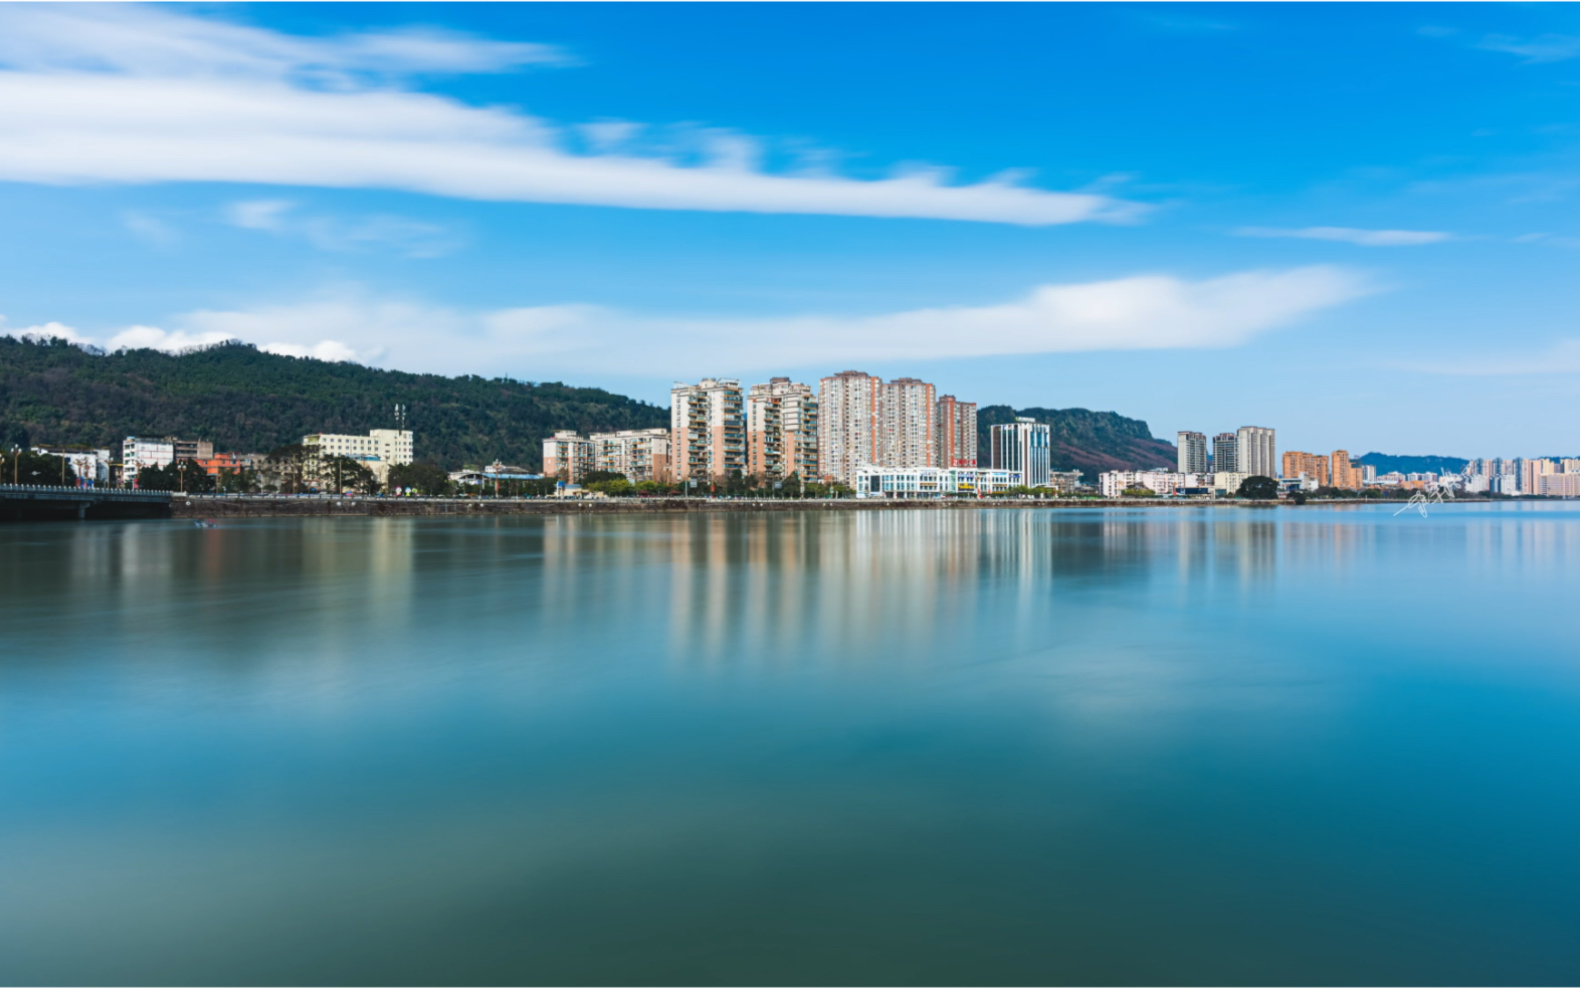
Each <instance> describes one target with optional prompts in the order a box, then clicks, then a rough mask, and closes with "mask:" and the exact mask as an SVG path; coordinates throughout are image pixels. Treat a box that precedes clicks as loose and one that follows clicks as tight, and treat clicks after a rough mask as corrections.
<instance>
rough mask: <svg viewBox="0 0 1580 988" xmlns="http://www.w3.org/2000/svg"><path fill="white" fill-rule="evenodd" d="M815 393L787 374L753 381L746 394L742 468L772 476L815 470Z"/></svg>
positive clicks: (807, 474)
mask: <svg viewBox="0 0 1580 988" xmlns="http://www.w3.org/2000/svg"><path fill="white" fill-rule="evenodd" d="M817 419H818V415H817V395H815V394H813V393H812V386H811V385H810V384H795V383H792V382H791V380H790V379H789V378H788V377H775V378H771V379H769V381H768V383H767V384H754V385H752V388H751V391H749V392H748V393H747V395H746V472H747V473H751V474H756V475H759V476H763V477H769V478H772V479H775V480H783V479H784V478H785V477H788V476H790V475H791V474H795V475H796V476H798V477H800V478H801V479H802V480H815V479H816V478H817V477H819V476H821V474H819V473H818V451H817V441H818V435H817V428H818V426H817Z"/></svg>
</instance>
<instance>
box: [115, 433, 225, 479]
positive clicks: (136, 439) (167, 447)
mask: <svg viewBox="0 0 1580 988" xmlns="http://www.w3.org/2000/svg"><path fill="white" fill-rule="evenodd" d="M213 458H214V444H213V443H211V442H206V441H203V440H200V439H177V438H175V437H173V436H166V437H164V438H163V439H150V438H147V437H144V436H127V437H126V439H125V441H124V442H122V443H121V479H122V480H124V481H126V482H127V483H130V484H134V485H135V484H136V482H137V474H138V472H139V471H140V470H143V469H145V468H147V467H167V466H169V465H170V464H172V463H174V462H175V461H177V460H197V461H199V462H202V461H203V460H211V459H213Z"/></svg>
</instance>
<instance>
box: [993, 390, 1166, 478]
mask: <svg viewBox="0 0 1580 988" xmlns="http://www.w3.org/2000/svg"><path fill="white" fill-rule="evenodd" d="M1016 416H1020V417H1022V418H1030V419H1035V420H1037V421H1038V422H1046V423H1047V424H1048V432H1049V441H1050V442H1051V444H1052V446H1053V456H1052V460H1053V469H1055V470H1080V471H1083V473H1084V474H1085V476H1083V477H1082V478H1081V479H1082V480H1083V481H1084V482H1086V483H1095V482H1096V481H1097V475H1098V474H1099V473H1103V472H1104V471H1107V470H1150V469H1152V468H1153V467H1167V468H1168V469H1170V470H1172V469H1174V467H1175V465H1176V464H1177V463H1178V456H1177V454H1176V452H1175V449H1174V444H1173V443H1169V442H1164V441H1163V440H1161V439H1154V438H1152V431H1151V430H1150V429H1148V428H1147V424H1146V423H1145V422H1143V421H1141V420H1140V419H1128V418H1125V417H1124V416H1123V415H1120V414H1119V413H1117V412H1089V411H1087V410H1086V409H1084V408H1022V409H1020V410H1019V411H1017V410H1015V409H1013V408H1011V407H1010V406H1008V405H984V406H982V407H981V408H979V409H977V462H978V463H981V464H983V465H984V466H985V465H987V464H988V462H989V458H988V450H989V443H990V438H989V436H990V433H991V429H990V428H989V427H990V426H992V425H996V424H1001V423H1004V422H1013V421H1015V418H1016Z"/></svg>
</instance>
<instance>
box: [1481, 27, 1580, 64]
mask: <svg viewBox="0 0 1580 988" xmlns="http://www.w3.org/2000/svg"><path fill="white" fill-rule="evenodd" d="M1476 47H1477V48H1484V49H1486V50H1487V51H1501V52H1505V53H1507V54H1510V55H1518V56H1520V58H1521V59H1522V60H1523V62H1524V64H1526V65H1542V64H1545V63H1548V62H1565V61H1568V60H1569V59H1571V58H1574V57H1576V56H1577V55H1580V37H1577V36H1575V35H1572V34H1543V35H1538V36H1537V37H1534V38H1516V37H1512V36H1510V35H1507V34H1489V35H1487V36H1486V37H1485V38H1483V39H1481V43H1480V44H1478V45H1477V46H1476Z"/></svg>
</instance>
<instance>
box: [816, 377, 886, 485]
mask: <svg viewBox="0 0 1580 988" xmlns="http://www.w3.org/2000/svg"><path fill="white" fill-rule="evenodd" d="M882 386H883V382H882V381H881V380H879V379H878V378H876V377H874V376H872V375H871V374H867V373H865V372H863V371H853V370H851V371H841V372H840V373H838V374H834V375H832V376H830V377H825V378H823V379H822V381H820V382H819V384H818V403H817V408H818V444H817V445H818V462H819V465H820V467H821V469H822V471H823V476H825V477H828V478H831V479H833V480H837V481H839V482H840V483H843V484H850V483H853V482H854V481H855V479H856V471H857V470H859V469H861V468H862V467H864V466H871V465H873V464H876V463H877V462H878V404H879V398H880V395H881V393H882Z"/></svg>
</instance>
